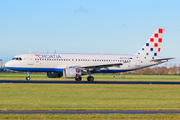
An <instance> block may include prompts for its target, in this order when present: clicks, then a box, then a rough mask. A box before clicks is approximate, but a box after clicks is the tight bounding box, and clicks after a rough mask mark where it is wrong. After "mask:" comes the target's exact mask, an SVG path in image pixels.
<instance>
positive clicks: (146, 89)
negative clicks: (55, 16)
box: [0, 73, 180, 120]
mask: <svg viewBox="0 0 180 120" xmlns="http://www.w3.org/2000/svg"><path fill="white" fill-rule="evenodd" d="M25 77H26V74H23V73H20V74H17V73H0V79H7V80H8V79H9V80H11V79H13V80H24V78H25ZM94 77H95V78H96V80H97V81H98V80H99V81H100V80H112V81H116V80H118V81H121V80H122V81H131V80H132V81H134V80H136V81H146V80H148V81H180V77H179V76H177V75H164V76H160V75H125V76H124V77H125V78H120V76H117V75H116V76H115V78H113V74H112V75H99V74H95V75H94ZM31 78H32V80H69V79H65V78H57V79H49V78H47V77H46V74H32V75H31ZM70 80H73V81H74V79H70ZM83 80H84V81H85V80H86V76H85V77H83ZM0 110H1V111H9V110H18V111H21V110H30V111H31V110H49V111H52V110H64V111H68V110H180V85H153V84H150V85H137V84H135V85H133V84H129V85H125V84H124V85H123V84H104V85H101V84H30V83H29V84H6V83H2V84H0ZM0 119H19V120H22V119H74V120H75V119H109V120H110V119H143V120H144V119H157V120H159V119H172V120H176V119H180V114H153V115H148V114H147V115H146V114H135V115H131V114H130V115H129V114H107V115H101V114H87V115H52V114H48V115H47V114H41V115H12V114H10V115H5V114H0Z"/></svg>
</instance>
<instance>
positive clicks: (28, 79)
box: [26, 72, 31, 81]
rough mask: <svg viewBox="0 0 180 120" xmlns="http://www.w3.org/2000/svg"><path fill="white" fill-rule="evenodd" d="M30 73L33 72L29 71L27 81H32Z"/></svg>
mask: <svg viewBox="0 0 180 120" xmlns="http://www.w3.org/2000/svg"><path fill="white" fill-rule="evenodd" d="M30 74H31V72H28V74H27V75H28V76H27V77H26V80H27V81H30Z"/></svg>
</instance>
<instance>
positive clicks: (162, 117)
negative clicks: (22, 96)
mask: <svg viewBox="0 0 180 120" xmlns="http://www.w3.org/2000/svg"><path fill="white" fill-rule="evenodd" d="M0 119H1V120H6V119H13V120H14V119H16V120H34V119H36V120H42V119H43V120H49V119H55V120H57V119H63V120H66V119H68V120H69V119H71V120H112V119H116V120H131V119H132V120H179V119H180V114H75V115H72V114H70V115H67V114H61V115H59V114H55V115H54V114H48V115H47V114H31V115H21V114H20V115H18V114H16V115H14V114H9V115H7V114H4V115H3V114H0Z"/></svg>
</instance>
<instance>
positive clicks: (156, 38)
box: [136, 29, 165, 57]
mask: <svg viewBox="0 0 180 120" xmlns="http://www.w3.org/2000/svg"><path fill="white" fill-rule="evenodd" d="M164 31H165V29H157V30H156V31H155V32H154V33H153V34H152V36H151V37H150V38H149V40H148V41H147V42H146V43H145V44H144V46H143V47H142V48H141V49H140V50H139V52H138V53H136V54H137V55H145V56H153V57H154V56H159V53H160V51H161V44H162V39H163V35H164Z"/></svg>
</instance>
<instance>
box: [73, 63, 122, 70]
mask: <svg viewBox="0 0 180 120" xmlns="http://www.w3.org/2000/svg"><path fill="white" fill-rule="evenodd" d="M121 65H123V63H122V62H118V63H114V62H112V63H96V64H86V65H77V66H71V67H76V68H77V67H78V68H82V69H85V70H91V71H93V70H99V69H101V68H105V69H108V67H113V66H114V67H120V66H121Z"/></svg>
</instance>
